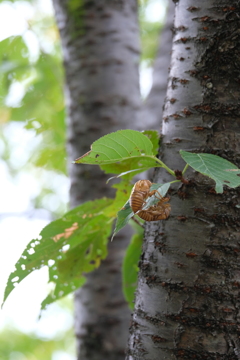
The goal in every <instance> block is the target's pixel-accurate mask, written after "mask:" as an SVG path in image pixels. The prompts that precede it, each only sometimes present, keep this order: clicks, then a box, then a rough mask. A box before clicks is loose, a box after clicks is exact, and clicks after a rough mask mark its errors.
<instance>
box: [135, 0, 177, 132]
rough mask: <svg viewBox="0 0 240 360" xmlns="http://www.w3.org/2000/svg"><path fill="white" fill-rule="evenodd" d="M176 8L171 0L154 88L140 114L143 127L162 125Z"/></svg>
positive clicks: (154, 70) (159, 50) (153, 127)
mask: <svg viewBox="0 0 240 360" xmlns="http://www.w3.org/2000/svg"><path fill="white" fill-rule="evenodd" d="M174 10H175V7H174V4H173V2H172V0H169V4H168V10H167V16H166V21H165V24H164V27H163V29H162V31H161V33H160V36H159V47H158V52H157V56H156V59H155V61H154V67H153V81H152V88H151V90H150V93H149V95H148V97H147V99H146V100H145V102H144V104H143V108H142V111H141V112H140V116H139V122H138V125H139V127H141V128H142V129H157V130H159V128H160V126H161V121H162V112H163V104H164V99H165V96H166V91H167V84H168V75H169V67H170V60H171V50H172V38H173V16H174Z"/></svg>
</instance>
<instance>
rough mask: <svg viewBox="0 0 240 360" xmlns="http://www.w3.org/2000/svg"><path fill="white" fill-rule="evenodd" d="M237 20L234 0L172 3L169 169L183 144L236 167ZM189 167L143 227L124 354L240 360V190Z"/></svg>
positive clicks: (166, 129) (165, 143)
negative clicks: (166, 203) (161, 211)
mask: <svg viewBox="0 0 240 360" xmlns="http://www.w3.org/2000/svg"><path fill="white" fill-rule="evenodd" d="M239 18H240V7H239V2H231V4H229V2H228V1H226V0H215V1H214V0H202V1H201V2H199V3H198V4H196V1H193V0H180V1H179V2H177V3H176V15H175V36H174V40H173V52H172V62H171V71H170V80H169V85H168V91H167V101H166V105H165V109H164V122H163V140H162V149H161V154H160V155H161V158H162V160H163V161H164V162H166V163H167V165H168V166H169V167H170V168H172V169H182V168H183V166H184V163H183V161H182V160H181V158H180V156H179V150H180V149H184V150H188V151H192V152H206V153H212V154H216V155H219V156H222V157H223V158H226V159H228V160H229V161H231V162H233V163H235V164H236V165H237V166H238V167H239V165H240V164H239V163H240V141H239V139H240V116H239V115H240V106H239V100H238V99H239V95H240V94H239V93H240V87H239V79H240V77H239V66H240V63H239V59H240V58H239V49H240V32H239ZM187 174H188V177H189V179H190V180H191V183H190V184H189V185H184V184H182V185H181V186H178V187H177V186H175V187H174V186H172V190H171V206H172V213H171V215H170V218H169V219H168V220H167V221H162V222H154V223H148V224H147V226H146V234H145V237H146V239H145V241H144V246H143V254H142V258H141V262H140V273H139V284H138V291H137V297H136V304H135V311H134V315H133V320H132V325H131V330H130V334H131V335H130V338H129V349H128V355H127V359H128V360H130V359H131V360H133V359H138V360H140V359H144V360H146V359H151V360H158V359H161V360H163V359H167V360H168V359H178V360H179V359H181V360H183V359H208V360H212V359H218V360H220V359H221V360H227V359H240V341H239V335H240V332H239V328H240V320H239V308H240V303H239V287H240V282H239V274H240V266H239V253H240V246H239V244H240V235H239V227H240V210H239V209H238V208H236V204H237V203H238V199H239V189H231V190H230V189H229V188H225V189H224V193H223V194H216V193H215V191H214V184H213V182H212V181H211V180H210V179H208V178H206V177H204V176H202V175H200V174H198V173H196V172H193V171H188V173H187ZM171 180H172V179H171V177H170V175H168V174H165V173H163V171H161V174H160V173H157V174H156V177H155V181H156V182H163V181H164V182H166V181H171Z"/></svg>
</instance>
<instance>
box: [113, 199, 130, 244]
mask: <svg viewBox="0 0 240 360" xmlns="http://www.w3.org/2000/svg"><path fill="white" fill-rule="evenodd" d="M133 215H134V212H133V211H132V208H131V206H130V202H129V200H128V201H127V202H126V204H125V205H124V206H123V207H122V209H121V210H120V211H119V212H118V213H117V221H116V225H115V229H114V232H113V235H112V238H111V241H112V240H113V238H114V236H115V235H116V234H117V233H118V232H119V231H120V230H121V229H122V228H124V226H126V225H127V223H128V222H129V220H130V219H131V218H132V217H133Z"/></svg>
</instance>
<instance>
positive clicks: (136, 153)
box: [75, 130, 156, 170]
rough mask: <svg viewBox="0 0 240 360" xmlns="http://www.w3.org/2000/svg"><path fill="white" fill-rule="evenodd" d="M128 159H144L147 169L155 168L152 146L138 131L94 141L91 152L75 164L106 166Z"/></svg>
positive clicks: (118, 133) (123, 132) (124, 132)
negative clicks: (147, 163) (148, 163)
mask: <svg viewBox="0 0 240 360" xmlns="http://www.w3.org/2000/svg"><path fill="white" fill-rule="evenodd" d="M129 159H134V160H137V161H140V162H141V160H142V159H145V160H148V161H149V162H150V163H151V164H150V165H149V167H152V166H156V160H155V156H154V154H153V144H152V142H151V141H150V140H149V138H148V137H147V136H145V135H143V134H142V133H141V132H139V131H135V130H119V131H116V132H114V133H111V134H108V135H105V136H103V137H101V138H100V139H98V140H97V141H95V142H94V143H93V144H92V146H91V150H90V151H89V152H88V153H86V154H84V155H83V156H81V157H80V158H78V159H77V160H76V161H75V163H77V164H80V163H81V164H92V165H106V164H112V163H117V162H121V161H124V160H129ZM138 167H139V166H138ZM127 170H132V169H129V168H128V169H127Z"/></svg>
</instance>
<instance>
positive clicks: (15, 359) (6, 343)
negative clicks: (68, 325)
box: [0, 328, 75, 360]
mask: <svg viewBox="0 0 240 360" xmlns="http://www.w3.org/2000/svg"><path fill="white" fill-rule="evenodd" d="M74 350H75V349H74V334H73V331H72V330H68V331H66V332H64V334H62V335H60V336H59V337H58V338H56V339H52V340H47V339H45V340H43V339H41V338H39V337H37V336H36V335H35V334H24V333H22V332H20V331H18V330H16V329H13V328H12V329H11V328H9V329H4V330H3V331H2V332H0V359H2V360H10V359H11V360H25V359H27V360H42V359H44V360H52V359H53V356H54V353H57V352H64V353H65V354H66V355H68V354H69V355H72V358H74V355H75V351H74ZM66 355H65V356H66Z"/></svg>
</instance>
